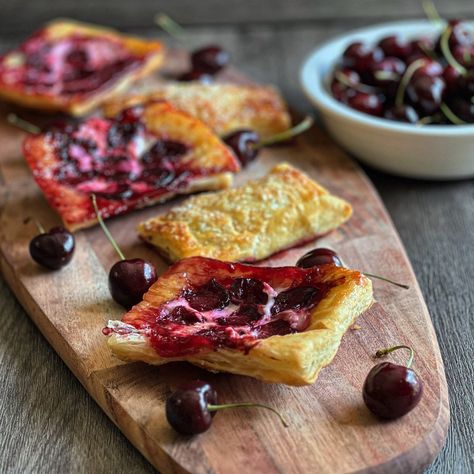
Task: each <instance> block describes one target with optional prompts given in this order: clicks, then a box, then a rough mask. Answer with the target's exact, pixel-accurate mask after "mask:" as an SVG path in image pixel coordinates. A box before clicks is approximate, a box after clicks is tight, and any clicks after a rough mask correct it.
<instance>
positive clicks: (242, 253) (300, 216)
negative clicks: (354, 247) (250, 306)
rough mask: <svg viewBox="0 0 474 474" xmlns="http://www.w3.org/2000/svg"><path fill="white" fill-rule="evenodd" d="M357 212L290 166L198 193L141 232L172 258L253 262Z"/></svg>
mask: <svg viewBox="0 0 474 474" xmlns="http://www.w3.org/2000/svg"><path fill="white" fill-rule="evenodd" d="M351 214H352V208H351V206H350V204H349V203H347V202H346V201H344V200H342V199H340V198H338V197H336V196H333V195H332V194H330V193H329V192H328V191H327V190H326V189H325V188H323V187H322V186H320V185H319V184H317V183H316V182H314V181H313V180H311V179H310V178H309V177H308V176H306V175H305V174H303V173H302V172H301V171H299V170H297V169H296V168H294V167H292V166H290V165H289V164H285V163H282V164H279V165H277V166H276V167H275V168H273V170H272V171H271V172H270V173H269V174H268V175H267V176H265V177H263V178H260V179H255V180H251V181H248V182H247V183H246V184H244V185H243V186H240V187H237V188H233V189H228V190H225V191H221V192H218V193H206V194H202V195H200V196H196V197H193V198H191V199H189V200H187V201H185V202H184V203H183V204H181V205H179V206H177V207H175V208H173V209H172V210H170V211H169V212H168V213H166V214H163V215H159V216H156V217H154V218H152V219H149V220H147V221H145V222H142V223H141V224H140V225H139V226H138V233H139V235H140V236H141V237H142V238H143V239H144V240H145V241H147V242H149V243H151V244H153V245H154V246H156V247H157V248H158V250H159V252H160V253H161V254H162V255H164V256H166V257H167V258H168V259H169V260H170V261H173V262H174V261H177V260H179V259H182V258H186V257H191V256H195V255H200V256H204V257H211V258H216V259H219V260H225V261H244V262H251V261H257V260H262V259H264V258H267V257H269V256H270V255H272V254H274V253H276V252H278V251H280V250H283V249H286V248H289V247H292V246H294V245H297V244H299V243H302V242H306V241H309V240H311V239H312V238H315V237H316V236H318V235H322V234H325V233H327V232H329V231H331V230H333V229H335V228H336V227H338V226H339V225H341V224H342V223H343V222H345V221H346V220H347V219H348V218H349V217H350V216H351Z"/></svg>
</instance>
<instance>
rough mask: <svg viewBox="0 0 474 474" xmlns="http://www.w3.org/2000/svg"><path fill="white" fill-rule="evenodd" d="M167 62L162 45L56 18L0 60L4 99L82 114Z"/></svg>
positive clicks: (43, 108) (98, 27) (0, 83)
mask: <svg viewBox="0 0 474 474" xmlns="http://www.w3.org/2000/svg"><path fill="white" fill-rule="evenodd" d="M163 58H164V48H163V44H162V43H161V42H160V41H156V40H145V39H139V38H135V37H132V36H127V35H122V34H120V33H118V32H117V31H114V30H112V29H109V28H104V27H101V26H96V25H89V24H86V23H80V22H77V21H73V20H66V19H57V20H54V21H52V22H50V23H48V24H47V25H46V26H45V27H44V28H43V29H41V30H40V31H38V32H36V33H35V34H34V35H32V36H31V37H30V38H28V39H27V40H26V41H25V42H24V43H23V44H22V45H21V46H20V47H19V48H17V49H15V50H13V51H11V52H9V53H7V54H5V55H3V56H0V97H2V98H4V99H6V100H8V101H11V102H15V103H17V104H20V105H22V106H25V107H31V108H35V109H41V110H44V111H57V110H58V111H62V112H66V113H68V114H71V115H76V116H79V115H84V114H86V113H88V112H90V111H91V110H93V109H94V108H96V107H97V106H98V105H99V104H101V103H102V102H103V101H104V100H106V99H110V98H112V97H113V96H115V95H116V94H119V93H123V92H124V91H125V90H127V89H128V88H129V86H130V85H131V84H132V83H133V82H135V81H136V80H138V79H141V78H143V77H145V76H147V75H149V74H150V73H151V72H153V71H154V70H156V69H157V68H158V67H159V66H160V65H161V63H162V62H163Z"/></svg>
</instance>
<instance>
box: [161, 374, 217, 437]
mask: <svg viewBox="0 0 474 474" xmlns="http://www.w3.org/2000/svg"><path fill="white" fill-rule="evenodd" d="M209 404H211V405H216V404H217V393H216V391H215V390H214V389H213V388H212V386H211V385H209V384H208V383H206V382H203V381H201V380H195V381H192V382H188V383H185V384H182V385H181V386H179V387H178V389H177V390H176V391H175V392H173V393H172V394H171V396H170V397H169V398H168V399H167V400H166V419H167V420H168V423H169V424H170V425H171V426H172V427H173V428H174V429H175V430H176V431H177V432H178V433H181V434H185V435H193V434H199V433H203V432H204V431H207V430H208V429H209V428H210V426H211V423H212V417H213V416H214V415H215V412H210V411H209V407H208V405H209Z"/></svg>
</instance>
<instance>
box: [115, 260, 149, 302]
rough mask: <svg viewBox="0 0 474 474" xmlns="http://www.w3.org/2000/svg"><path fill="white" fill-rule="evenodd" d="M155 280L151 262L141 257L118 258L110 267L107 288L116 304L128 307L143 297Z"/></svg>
mask: <svg viewBox="0 0 474 474" xmlns="http://www.w3.org/2000/svg"><path fill="white" fill-rule="evenodd" d="M156 280H157V275H156V269H155V267H154V265H152V264H151V263H149V262H147V261H145V260H143V259H141V258H132V259H127V260H119V261H118V262H117V263H115V264H114V265H113V266H112V268H111V269H110V272H109V290H110V293H111V295H112V298H113V299H114V300H115V301H116V302H117V303H118V304H120V305H122V306H123V307H125V308H127V309H129V308H131V307H132V306H133V305H135V304H137V303H139V302H140V301H141V300H142V299H143V295H144V294H145V293H146V292H147V291H148V289H149V288H150V286H151V285H153V283H155V281H156Z"/></svg>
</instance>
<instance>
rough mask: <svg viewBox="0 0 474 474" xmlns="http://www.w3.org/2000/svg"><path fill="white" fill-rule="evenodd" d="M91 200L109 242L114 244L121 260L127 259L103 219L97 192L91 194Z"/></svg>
mask: <svg viewBox="0 0 474 474" xmlns="http://www.w3.org/2000/svg"><path fill="white" fill-rule="evenodd" d="M91 201H92V206H93V207H94V212H95V215H96V216H97V220H98V221H99V224H100V226H101V227H102V230H103V231H104V234H105V235H106V236H107V238H108V239H109V242H110V243H111V244H112V247H113V248H114V249H115V251H116V252H117V253H118V255H119V257H120V260H125V255H124V254H123V252H122V251H121V250H120V247H119V246H118V244H117V242H116V241H115V239H114V238H113V237H112V234H111V233H110V232H109V229H107V226H106V225H105V223H104V220H103V219H102V216H101V215H100V211H99V208H98V207H97V199H96V197H95V194H91Z"/></svg>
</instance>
